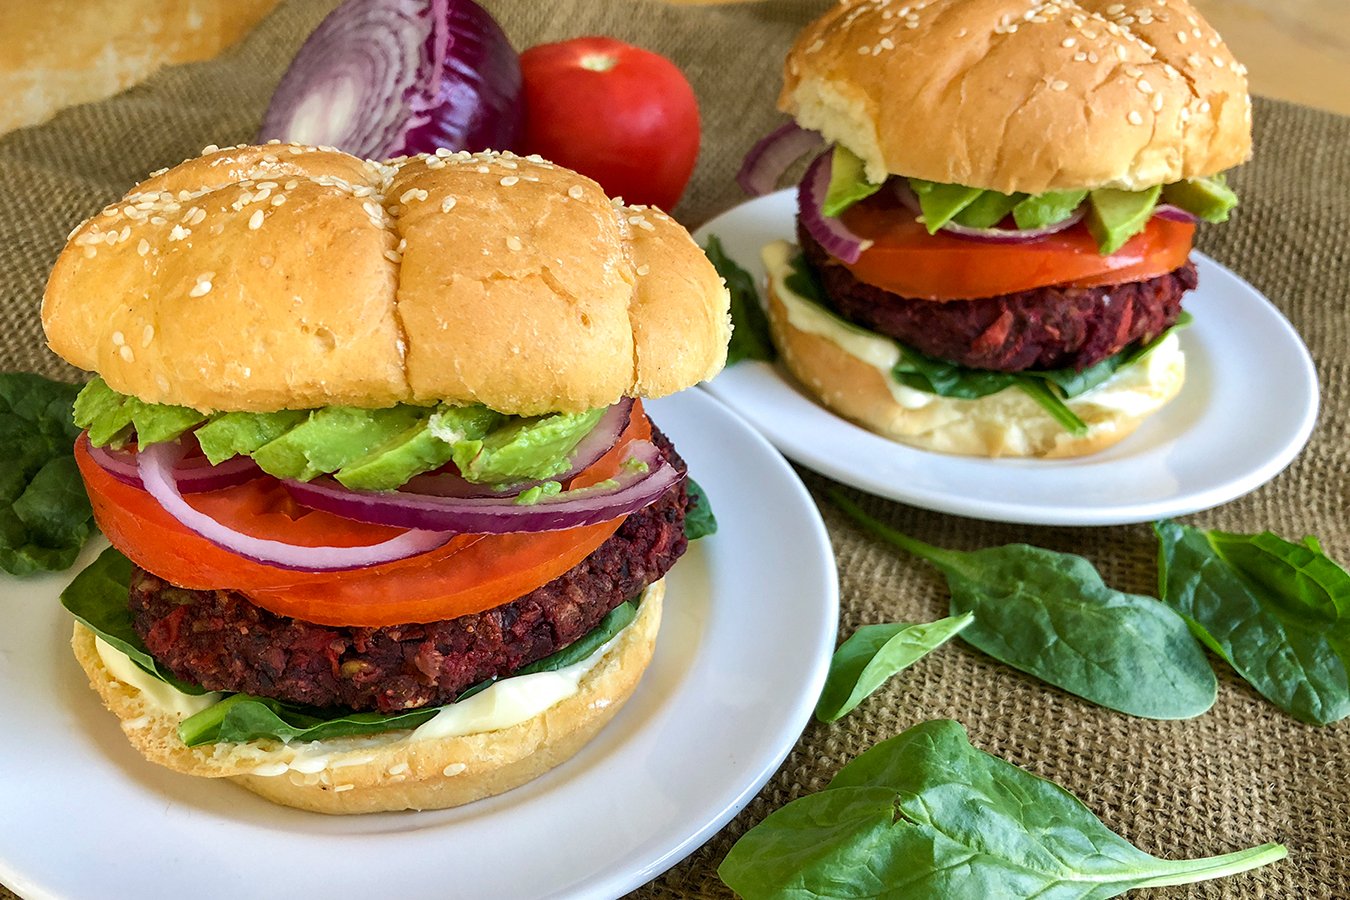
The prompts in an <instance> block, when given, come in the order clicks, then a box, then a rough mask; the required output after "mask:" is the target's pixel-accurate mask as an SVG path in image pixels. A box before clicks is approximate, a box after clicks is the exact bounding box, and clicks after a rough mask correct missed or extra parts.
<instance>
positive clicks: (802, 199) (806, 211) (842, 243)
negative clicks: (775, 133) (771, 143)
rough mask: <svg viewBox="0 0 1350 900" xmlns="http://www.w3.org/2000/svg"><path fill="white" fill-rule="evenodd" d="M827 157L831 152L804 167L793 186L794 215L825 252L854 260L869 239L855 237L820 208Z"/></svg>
mask: <svg viewBox="0 0 1350 900" xmlns="http://www.w3.org/2000/svg"><path fill="white" fill-rule="evenodd" d="M831 156H832V153H831V151H829V150H826V151H825V152H824V153H822V154H820V155H819V156H817V157H816V158H815V161H814V162H812V163H811V165H810V166H808V167H807V169H806V175H805V176H804V177H803V178H802V181H801V184H799V185H798V186H797V215H798V217H799V218H800V219H801V222H802V225H804V226H805V227H806V230H807V231H809V232H810V233H811V237H813V238H815V239H816V242H817V243H818V244H820V246H821V247H824V248H825V251H826V252H827V253H829V254H830V255H831V256H833V257H835V258H836V259H842V260H843V261H844V262H846V263H855V262H857V261H858V258H859V257H861V256H862V253H863V251H864V250H866V249H867V248H868V247H870V246H872V242H871V241H867V240H863V239H862V238H860V237H858V236H857V235H856V234H854V233H853V232H851V231H849V230H848V228H847V227H845V225H844V223H843V222H842V221H841V220H840V219H838V218H835V217H834V216H827V215H825V211H824V210H823V209H822V206H823V204H824V203H825V194H826V193H827V192H828V191H829V189H830V157H831Z"/></svg>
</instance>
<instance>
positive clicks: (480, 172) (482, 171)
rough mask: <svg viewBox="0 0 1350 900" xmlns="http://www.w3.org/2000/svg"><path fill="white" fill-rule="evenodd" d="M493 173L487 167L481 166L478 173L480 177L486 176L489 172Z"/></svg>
mask: <svg viewBox="0 0 1350 900" xmlns="http://www.w3.org/2000/svg"><path fill="white" fill-rule="evenodd" d="M491 171H492V170H491V169H490V168H488V167H487V166H479V167H478V169H477V172H478V174H479V175H486V174H487V173H489V172H491Z"/></svg>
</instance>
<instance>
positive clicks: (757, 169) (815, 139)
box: [736, 122, 825, 197]
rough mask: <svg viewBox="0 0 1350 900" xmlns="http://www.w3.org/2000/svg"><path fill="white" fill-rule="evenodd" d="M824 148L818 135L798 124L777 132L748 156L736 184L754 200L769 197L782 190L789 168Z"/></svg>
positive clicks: (755, 147) (793, 123)
mask: <svg viewBox="0 0 1350 900" xmlns="http://www.w3.org/2000/svg"><path fill="white" fill-rule="evenodd" d="M824 144H825V139H824V138H823V137H821V136H820V134H819V133H818V132H815V131H807V130H806V129H805V128H802V127H801V126H800V125H798V124H797V123H795V122H789V123H787V124H786V125H782V126H780V127H778V128H775V129H774V130H773V131H771V132H769V133H768V134H767V135H765V136H764V137H762V138H760V139H759V140H758V141H756V142H755V146H753V147H751V148H750V152H749V153H747V154H745V161H744V162H742V163H741V170H740V171H739V172H737V173H736V183H737V184H739V185H740V186H741V190H743V191H745V192H746V193H747V194H749V195H750V196H752V197H758V196H760V195H762V194H767V193H768V192H769V191H771V190H773V189H774V188H776V187H777V186H778V179H780V178H782V177H783V173H784V172H785V171H787V167H788V166H790V165H792V164H793V163H794V162H796V161H797V160H799V159H801V158H802V157H803V156H805V155H806V154H808V153H811V152H812V151H814V150H817V149H818V148H820V147H822V146H824Z"/></svg>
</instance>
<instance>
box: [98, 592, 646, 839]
mask: <svg viewBox="0 0 1350 900" xmlns="http://www.w3.org/2000/svg"><path fill="white" fill-rule="evenodd" d="M664 594H665V584H664V582H663V581H658V582H656V583H655V584H653V585H651V586H650V587H649V588H648V589H647V592H646V594H645V595H644V597H643V601H642V604H641V606H640V607H639V610H638V615H637V618H635V619H634V620H633V622H632V623H631V624H630V625H629V627H628V628H627V629H626V630H625V631H624V632H623V633H622V634H621V635H620V636H619V639H618V641H617V642H616V643H615V644H614V645H613V646H611V647H610V649H609V651H608V652H607V653H606V655H605V657H604V658H603V659H602V660H600V661H599V662H598V663H597V664H596V666H595V667H594V668H593V669H591V671H590V672H588V673H587V674H586V675H585V677H584V678H583V679H582V681H581V685H580V689H579V690H578V691H577V693H575V694H573V695H572V696H571V697H568V698H567V699H565V700H562V701H561V702H559V703H557V704H555V705H553V706H552V707H550V708H548V709H547V710H545V711H544V712H542V713H540V714H539V715H537V716H535V717H534V718H531V719H527V720H525V721H524V722H521V723H519V724H517V725H512V726H511V727H509V728H503V729H500V730H498V731H491V732H486V733H482V734H470V735H464V736H462V737H451V738H434V739H422V740H417V741H413V740H409V737H408V736H409V735H410V734H411V732H408V731H401V732H392V733H390V734H388V735H378V736H374V737H363V738H337V739H333V740H329V741H322V742H317V745H316V743H307V744H302V745H298V746H297V745H295V744H290V745H287V744H280V743H277V742H275V741H249V742H247V743H242V744H213V745H210V746H201V747H186V746H184V745H183V743H182V742H181V741H180V740H179V739H178V721H179V720H178V717H177V716H176V715H174V714H172V713H169V712H167V711H165V710H164V709H163V708H161V707H158V706H155V705H151V704H149V703H147V702H146V700H145V697H144V695H143V694H142V693H141V692H140V691H139V690H137V689H136V688H134V687H132V686H130V685H128V684H126V683H125V682H123V681H120V680H118V679H117V678H115V677H114V676H113V675H112V674H111V673H110V672H109V671H108V669H107V667H106V666H105V665H104V664H103V660H102V658H101V657H100V656H99V654H98V650H97V648H96V646H95V644H94V635H93V632H91V631H89V630H88V629H87V628H85V627H84V626H83V625H81V624H79V623H76V625H75V633H74V636H73V637H72V639H71V646H72V647H73V648H74V650H75V657H76V659H78V660H79V661H80V665H81V666H83V667H84V671H85V673H86V674H87V675H88V676H89V683H90V685H91V686H92V687H93V688H94V690H95V691H97V692H98V694H99V696H100V697H102V698H103V704H104V705H105V706H106V707H107V708H108V709H110V710H111V711H112V712H113V713H115V714H116V715H117V717H118V718H119V719H120V720H121V722H120V724H121V726H122V731H123V732H124V733H125V734H126V736H127V738H128V739H129V740H130V741H131V743H132V745H133V746H134V747H135V748H136V749H137V750H139V751H140V752H141V754H142V755H144V756H145V758H146V759H148V760H150V761H151V762H155V763H158V764H160V765H162V766H167V767H168V768H170V769H173V770H174V771H175V772H182V773H184V774H187V775H200V776H202V777H205V778H228V779H229V780H231V781H234V782H236V783H237V784H240V785H242V786H243V787H245V788H247V789H249V790H250V791H253V792H254V793H256V794H259V795H261V796H263V797H265V798H267V799H268V800H271V801H273V802H274V803H280V804H282V805H284V806H293V807H296V808H297V809H306V810H310V811H312V812H321V813H330V814H347V813H367V812H386V811H391V810H403V809H445V808H447V807H451V806H459V805H461V804H464V803H470V802H472V801H474V800H479V799H482V798H484V797H490V796H493V795H494V794H500V793H503V792H505V791H509V790H511V789H512V788H515V787H519V786H520V785H522V784H524V783H525V782H527V781H530V780H532V779H534V778H537V777H539V776H540V775H542V774H544V773H545V772H547V771H548V770H549V769H552V768H553V767H554V766H557V765H559V764H561V763H563V762H565V761H566V760H567V759H569V758H571V757H572V756H573V755H574V754H575V753H576V752H577V751H578V750H580V749H581V748H582V747H583V746H584V745H585V744H586V742H587V741H589V740H590V739H591V738H592V737H594V736H595V735H596V733H598V732H599V731H600V729H601V728H603V727H604V726H605V724H606V723H607V722H609V720H610V719H611V718H613V717H614V714H615V713H616V712H618V711H619V707H621V706H623V704H624V702H625V701H626V700H627V699H628V697H629V695H631V694H632V693H633V690H634V689H635V688H636V687H637V683H638V679H639V678H641V676H642V673H643V672H644V671H645V670H646V668H647V664H648V663H649V662H651V657H652V651H653V649H654V647H655V643H656V632H657V629H658V628H659V626H660V623H661V601H662V598H663V596H664ZM318 754H322V755H323V756H325V757H326V764H325V765H323V766H322V767H321V768H319V767H317V766H313V765H301V768H303V769H304V771H303V772H301V771H297V770H295V769H292V768H289V767H288V766H287V764H288V763H290V762H294V761H296V760H299V759H309V760H312V759H313V758H314V757H315V756H316V755H318ZM260 767H272V768H275V769H279V770H282V771H281V774H277V775H259V774H256V772H257V770H258V769H259V768H260Z"/></svg>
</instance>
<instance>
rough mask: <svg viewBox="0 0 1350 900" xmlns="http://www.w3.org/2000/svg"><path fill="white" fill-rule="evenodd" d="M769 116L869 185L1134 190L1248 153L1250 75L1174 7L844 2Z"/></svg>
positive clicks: (797, 58) (1168, 3) (1180, 3)
mask: <svg viewBox="0 0 1350 900" xmlns="http://www.w3.org/2000/svg"><path fill="white" fill-rule="evenodd" d="M778 106H779V108H780V109H782V110H783V111H784V112H787V113H790V114H791V115H793V116H795V117H796V119H797V121H798V122H799V123H800V124H801V125H802V126H804V127H806V128H813V129H816V130H818V131H820V132H821V133H822V134H824V135H825V137H826V139H828V140H830V141H837V142H838V143H841V144H843V145H844V146H845V147H847V148H848V149H850V150H852V151H853V152H854V153H856V154H857V155H858V156H860V157H862V159H863V160H864V161H865V162H866V164H867V172H868V176H869V178H870V179H871V180H873V181H880V180H882V179H883V178H884V177H885V176H886V174H887V173H895V174H899V175H908V176H912V177H918V178H925V179H928V180H931V181H940V182H946V183H952V184H963V185H968V186H971V187H980V188H988V189H993V190H998V191H1004V192H1014V191H1025V192H1028V193H1040V192H1042V191H1050V190H1064V189H1071V188H1093V187H1102V186H1112V187H1123V188H1130V189H1135V188H1141V187H1147V186H1151V185H1155V184H1165V183H1168V182H1173V181H1178V180H1180V179H1182V178H1192V177H1196V176H1200V175H1211V174H1214V173H1216V172H1219V171H1222V170H1223V169H1227V168H1229V167H1231V166H1234V165H1237V164H1238V163H1241V162H1243V161H1244V160H1246V159H1247V158H1248V157H1249V156H1250V155H1251V101H1250V99H1249V98H1248V96H1247V78H1246V69H1245V68H1243V67H1242V66H1241V65H1239V64H1238V63H1237V62H1236V61H1234V59H1233V57H1232V55H1231V54H1230V53H1229V51H1228V48H1227V47H1226V46H1224V44H1223V42H1222V40H1221V39H1220V38H1219V35H1218V34H1217V33H1216V32H1215V31H1214V29H1213V28H1211V27H1210V26H1209V25H1208V24H1207V23H1206V22H1205V21H1204V20H1203V19H1202V18H1201V17H1200V14H1199V13H1197V12H1196V11H1195V10H1194V9H1192V8H1191V6H1190V5H1189V4H1188V3H1186V2H1184V0H1147V2H1144V0H1141V2H1138V3H1118V2H1115V0H1058V2H1056V0H1044V2H1040V3H1035V2H1033V3H1032V4H1030V5H1029V4H1028V3H1027V2H1026V0H920V2H916V3H913V4H910V5H908V6H906V7H905V8H897V7H895V6H893V5H890V4H881V3H871V2H858V0H846V2H844V3H842V4H840V5H838V6H835V7H834V8H832V9H831V10H830V11H829V12H827V13H826V14H825V15H824V16H822V17H821V18H820V19H818V20H817V21H816V22H814V23H813V24H811V25H810V26H808V27H807V29H806V30H805V31H804V32H803V33H802V35H801V37H800V38H799V39H798V40H797V43H796V45H795V46H794V47H793V48H792V50H791V52H790V53H789V54H788V57H787V63H786V70H785V77H784V85H783V91H782V94H781V95H780V96H779V99H778Z"/></svg>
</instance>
